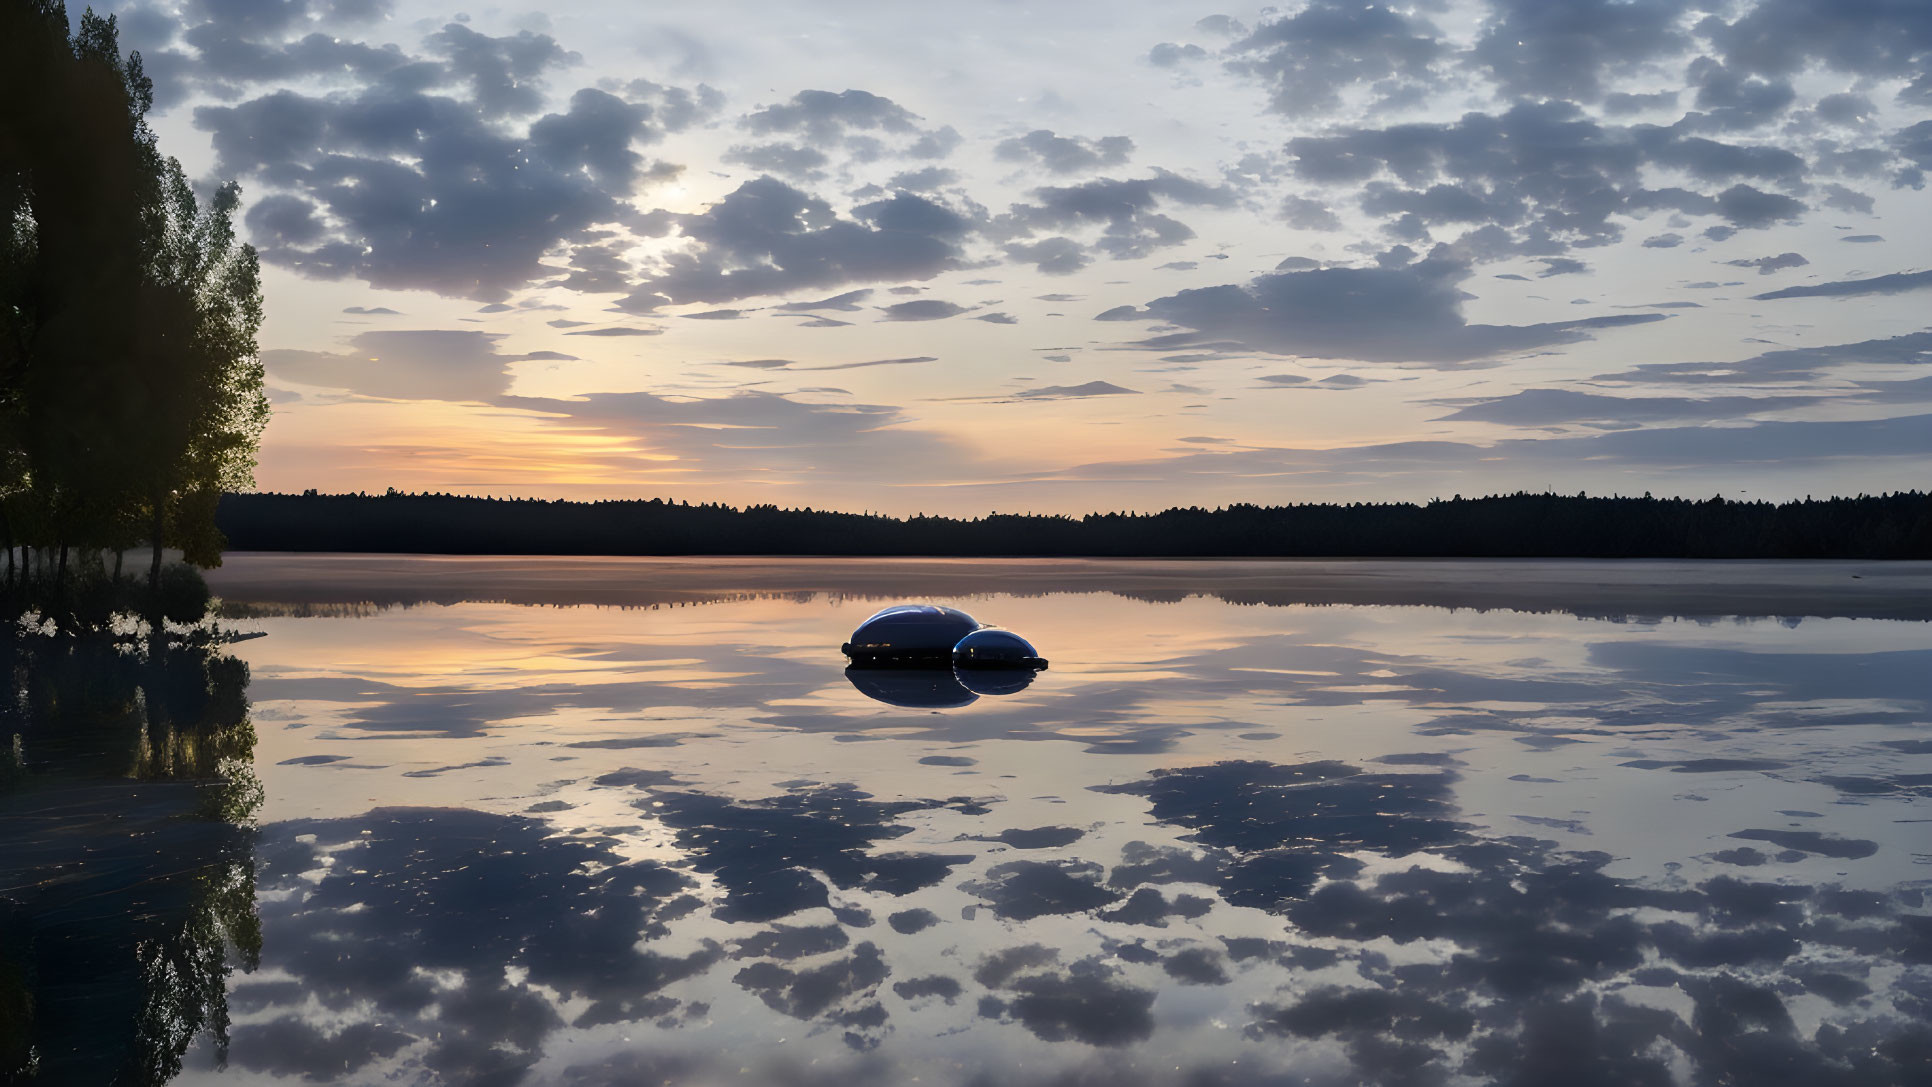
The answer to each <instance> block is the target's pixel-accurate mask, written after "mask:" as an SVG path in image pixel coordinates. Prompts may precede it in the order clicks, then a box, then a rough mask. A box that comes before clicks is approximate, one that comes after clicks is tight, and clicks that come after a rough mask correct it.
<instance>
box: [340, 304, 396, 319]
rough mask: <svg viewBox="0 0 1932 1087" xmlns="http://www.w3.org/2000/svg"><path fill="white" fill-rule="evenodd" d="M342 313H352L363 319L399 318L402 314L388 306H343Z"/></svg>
mask: <svg viewBox="0 0 1932 1087" xmlns="http://www.w3.org/2000/svg"><path fill="white" fill-rule="evenodd" d="M342 312H344V313H354V314H358V315H361V316H364V317H401V316H402V314H401V313H398V312H397V311H395V310H392V309H390V308H389V307H388V306H344V307H342Z"/></svg>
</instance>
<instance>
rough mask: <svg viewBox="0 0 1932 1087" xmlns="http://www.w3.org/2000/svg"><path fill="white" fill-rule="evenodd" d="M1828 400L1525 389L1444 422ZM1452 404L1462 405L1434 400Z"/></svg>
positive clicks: (1763, 407) (1776, 406) (1636, 414)
mask: <svg viewBox="0 0 1932 1087" xmlns="http://www.w3.org/2000/svg"><path fill="white" fill-rule="evenodd" d="M1827 399H1829V398H1828V397H1823V396H1713V397H1705V398H1694V397H1682V396H1605V395H1603V394H1601V393H1585V392H1577V391H1575V390H1571V389H1523V390H1521V391H1519V392H1514V393H1511V394H1509V395H1508V396H1500V397H1495V398H1493V399H1485V400H1478V401H1475V402H1473V403H1466V402H1464V403H1466V406H1463V407H1458V408H1457V409H1456V410H1455V411H1453V412H1451V413H1449V414H1448V415H1444V416H1442V417H1441V418H1442V419H1443V420H1453V421H1458V422H1465V421H1467V422H1482V423H1503V424H1507V425H1509V426H1549V425H1551V424H1556V423H1579V422H1604V423H1615V424H1620V425H1632V424H1637V423H1651V422H1665V421H1677V420H1687V419H1700V420H1701V419H1737V418H1743V417H1747V416H1752V415H1758V414H1761V413H1764V412H1768V411H1782V410H1786V409H1789V408H1801V407H1809V406H1811V405H1813V404H1817V403H1820V402H1822V401H1824V400H1827ZM1431 403H1436V404H1452V403H1458V402H1456V401H1440V400H1438V401H1431Z"/></svg>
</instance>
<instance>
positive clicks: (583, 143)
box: [194, 87, 660, 302]
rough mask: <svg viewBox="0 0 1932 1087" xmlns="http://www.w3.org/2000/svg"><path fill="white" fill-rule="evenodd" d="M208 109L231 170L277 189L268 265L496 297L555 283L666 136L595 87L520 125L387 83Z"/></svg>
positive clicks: (202, 117)
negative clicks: (567, 245) (574, 244)
mask: <svg viewBox="0 0 1932 1087" xmlns="http://www.w3.org/2000/svg"><path fill="white" fill-rule="evenodd" d="M194 116H195V124H196V126H197V127H199V128H201V129H203V130H204V131H207V132H209V133H210V134H211V135H212V137H213V143H214V148H215V152H216V156H217V167H216V168H217V169H218V170H219V171H220V172H222V173H223V174H225V175H228V176H238V177H243V178H254V179H257V180H258V181H259V182H260V183H262V184H263V185H264V186H266V187H267V188H268V189H269V190H270V194H269V196H268V197H266V198H264V199H263V200H262V201H260V202H258V203H257V205H256V207H255V208H252V209H251V210H250V213H249V217H248V225H249V229H250V233H251V235H252V236H253V238H254V240H255V242H256V244H257V245H258V247H259V248H260V249H261V252H262V258H263V259H264V260H265V261H267V262H269V263H271V264H280V265H283V266H285V267H288V268H290V269H293V270H294V271H296V272H299V273H301V274H303V275H307V276H312V277H315V278H320V279H346V278H356V279H362V280H364V281H366V282H367V283H369V284H370V285H371V286H375V287H382V288H394V289H419V290H430V291H435V292H437V293H439V294H445V295H453V296H460V297H469V298H474V299H477V300H479V301H484V302H496V301H502V300H504V299H505V298H507V297H508V296H509V295H510V293H511V292H512V291H514V290H516V289H518V288H520V287H522V286H524V285H526V284H528V283H530V282H532V281H533V280H535V279H537V278H538V277H540V276H541V275H543V274H544V268H543V266H542V264H541V263H540V261H541V258H542V256H543V255H544V253H545V252H546V251H548V250H549V249H551V248H552V247H554V246H556V245H557V244H558V243H560V242H562V241H565V240H567V239H569V238H571V237H572V236H574V235H577V234H578V233H580V232H582V231H585V230H587V229H589V228H591V227H592V226H594V225H597V224H600V223H611V222H615V221H617V220H619V219H621V218H623V217H624V215H625V214H626V212H625V206H624V205H623V204H622V203H621V200H620V198H621V197H623V196H627V195H628V194H629V193H630V192H631V190H632V189H633V188H634V187H635V186H636V185H637V184H638V182H640V181H641V180H643V179H644V178H645V177H646V176H647V173H648V171H647V170H646V169H645V166H644V161H643V158H642V156H641V155H639V154H637V153H636V152H635V151H632V150H631V149H630V147H631V145H632V144H634V143H641V142H648V141H650V140H652V139H656V138H657V137H658V135H659V134H660V130H659V129H658V128H657V127H656V126H654V125H652V123H651V120H650V117H651V111H650V110H649V108H648V107H645V106H642V105H637V104H632V103H627V102H624V101H622V100H621V99H618V98H615V97H614V96H612V95H610V94H607V93H605V92H603V91H598V90H590V89H586V90H581V91H578V92H577V93H576V94H575V95H574V96H573V97H572V99H571V102H570V108H569V110H568V111H567V112H565V113H552V114H548V115H546V116H544V117H541V118H539V119H537V120H536V121H534V122H531V123H530V124H529V125H528V126H527V127H525V128H523V129H522V130H521V131H517V130H514V129H506V128H505V126H504V123H503V117H501V116H499V115H493V114H491V113H490V112H488V111H487V109H486V108H484V106H483V105H482V104H481V103H479V102H474V101H461V100H457V99H452V98H446V97H439V96H434V95H429V94H424V93H412V94H403V95H396V94H391V93H385V92H384V91H383V90H382V89H380V88H373V87H372V88H367V89H364V90H363V91H361V92H360V93H359V94H356V95H352V96H346V97H344V96H335V97H329V98H315V97H308V96H304V95H301V94H297V93H295V92H293V91H286V90H284V91H276V92H274V93H271V94H268V95H264V96H262V97H259V98H254V99H250V100H248V101H245V102H242V103H241V104H239V105H235V106H203V107H200V108H198V109H196V110H195V115H194ZM324 214H326V216H327V223H328V225H327V226H324V225H323V223H324V220H323V219H322V216H323V215H324Z"/></svg>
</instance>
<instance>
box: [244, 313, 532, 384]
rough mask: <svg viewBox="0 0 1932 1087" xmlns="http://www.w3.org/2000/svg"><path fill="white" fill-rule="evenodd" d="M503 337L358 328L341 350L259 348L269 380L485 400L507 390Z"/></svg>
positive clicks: (508, 374)
mask: <svg viewBox="0 0 1932 1087" xmlns="http://www.w3.org/2000/svg"><path fill="white" fill-rule="evenodd" d="M500 339H502V337H501V336H499V335H497V334H495V333H489V332H474V331H468V330H452V331H442V330H422V331H382V332H362V333H358V334H356V335H355V336H353V337H351V338H350V340H349V345H350V350H348V351H341V352H326V351H294V350H287V349H275V350H268V351H264V352H262V365H263V366H264V367H265V368H266V369H267V371H268V374H269V376H270V377H271V378H273V379H275V380H277V381H286V382H293V383H295V384H299V385H319V386H322V387H324V388H331V389H346V390H348V391H350V392H353V393H357V394H359V395H362V396H374V397H381V398H383V399H388V400H456V401H488V400H490V399H492V398H494V397H497V396H500V395H502V394H503V393H505V392H507V391H508V390H509V388H510V369H509V364H510V363H511V362H513V361H516V359H515V358H513V357H511V356H507V355H502V354H499V353H498V352H497V349H496V343H497V341H498V340H500Z"/></svg>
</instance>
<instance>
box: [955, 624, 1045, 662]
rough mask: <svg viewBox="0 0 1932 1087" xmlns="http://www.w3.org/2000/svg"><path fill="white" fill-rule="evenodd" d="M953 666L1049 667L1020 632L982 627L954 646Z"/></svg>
mask: <svg viewBox="0 0 1932 1087" xmlns="http://www.w3.org/2000/svg"><path fill="white" fill-rule="evenodd" d="M953 667H955V668H1045V667H1046V661H1045V660H1043V659H1041V657H1040V654H1039V652H1038V651H1036V650H1035V649H1034V648H1033V646H1032V644H1031V643H1030V642H1028V641H1027V640H1026V639H1025V638H1022V637H1020V636H1019V635H1018V634H1015V633H1013V632H1012V631H1010V630H1000V629H999V628H997V627H981V628H980V629H978V630H975V631H973V632H972V633H970V634H967V635H966V636H965V637H963V638H961V639H960V640H959V641H958V643H956V644H955V645H954V646H953Z"/></svg>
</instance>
